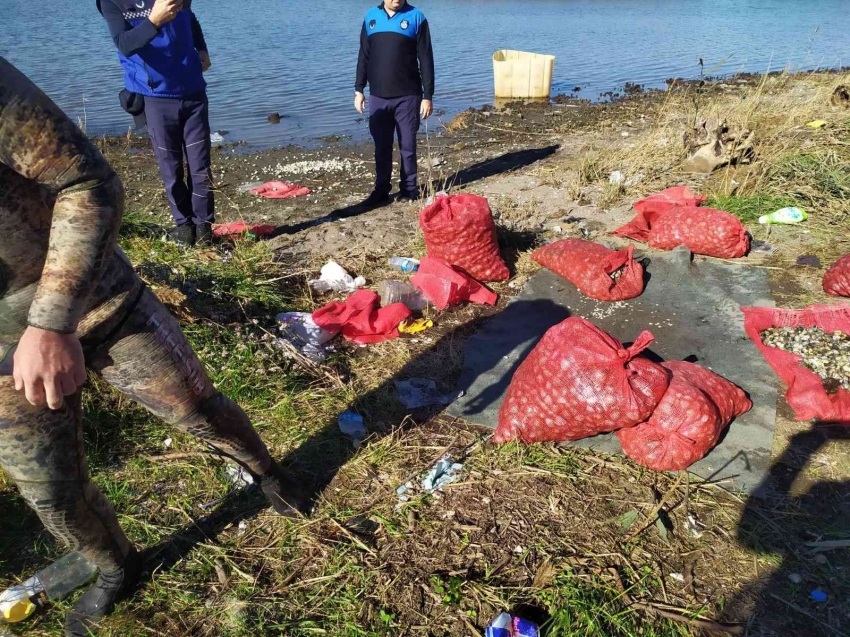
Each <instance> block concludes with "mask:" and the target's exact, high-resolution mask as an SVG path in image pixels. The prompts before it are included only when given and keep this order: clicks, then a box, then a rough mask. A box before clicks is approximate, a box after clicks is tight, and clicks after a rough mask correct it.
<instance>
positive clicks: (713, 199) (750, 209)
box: [705, 194, 797, 224]
mask: <svg viewBox="0 0 850 637" xmlns="http://www.w3.org/2000/svg"><path fill="white" fill-rule="evenodd" d="M705 205H706V206H707V207H709V208H716V209H718V210H725V211H726V212H731V213H732V214H733V215H735V216H736V217H738V219H740V220H741V221H742V222H743V223H749V224H756V223H758V220H759V217H761V216H762V215H769V214H770V213H771V212H774V211H776V210H779V209H780V208H784V207H786V206H796V205H797V203H796V201H795V200H794V199H792V198H791V197H775V196H771V195H764V194H756V195H745V196H736V195H732V196H722V195H711V196H710V197H709V198H708V201H707V202H706V203H705Z"/></svg>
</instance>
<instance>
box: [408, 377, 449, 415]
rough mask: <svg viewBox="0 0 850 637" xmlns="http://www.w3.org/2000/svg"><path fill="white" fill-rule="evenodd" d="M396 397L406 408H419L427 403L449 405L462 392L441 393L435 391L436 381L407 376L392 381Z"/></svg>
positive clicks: (426, 405) (427, 404)
mask: <svg viewBox="0 0 850 637" xmlns="http://www.w3.org/2000/svg"><path fill="white" fill-rule="evenodd" d="M394 384H395V390H396V393H397V394H398V399H399V400H400V401H401V402H402V404H403V405H404V406H405V407H407V408H408V409H419V408H420V407H428V406H429V405H450V404H451V403H453V402H454V401H456V400H457V399H458V398H459V397H460V396H462V395H463V392H454V393H451V394H441V393H440V392H439V391H437V383H435V382H434V381H433V380H431V379H430V378H409V379H407V380H397V381H394Z"/></svg>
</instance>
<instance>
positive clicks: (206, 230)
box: [195, 223, 213, 248]
mask: <svg viewBox="0 0 850 637" xmlns="http://www.w3.org/2000/svg"><path fill="white" fill-rule="evenodd" d="M212 244H213V231H212V224H211V223H202V224H201V225H199V226H197V227H196V228H195V245H196V246H198V247H199V248H210V247H212Z"/></svg>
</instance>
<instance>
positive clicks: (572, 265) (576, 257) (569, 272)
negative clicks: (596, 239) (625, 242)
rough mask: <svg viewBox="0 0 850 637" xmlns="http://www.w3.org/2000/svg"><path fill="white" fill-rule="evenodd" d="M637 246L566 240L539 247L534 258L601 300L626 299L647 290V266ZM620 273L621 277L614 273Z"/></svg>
mask: <svg viewBox="0 0 850 637" xmlns="http://www.w3.org/2000/svg"><path fill="white" fill-rule="evenodd" d="M634 251H635V247H634V246H632V245H630V246H629V247H628V248H625V249H623V250H611V249H610V248H606V247H605V246H603V245H599V244H598V243H593V242H592V241H584V240H582V239H564V240H563V241H556V242H555V243H551V244H549V245H548V246H545V247H543V248H540V249H539V250H536V251H535V252H534V253H533V254H532V255H531V258H532V259H534V260H535V261H536V262H537V263H539V264H540V265H542V266H543V267H544V268H548V269H549V270H552V272H554V273H555V274H557V275H558V276H562V277H564V278H565V279H567V280H568V281H569V282H570V283H572V284H573V285H575V286H576V287H577V288H578V289H579V291H580V292H581V293H582V294H584V295H585V296H589V297H590V298H592V299H596V300H598V301H622V300H625V299H633V298H635V297H636V296H640V295H641V293H642V292H643V266H642V265H641V264H640V263H638V262H637V261H635V260H634V257H633V255H634ZM614 273H619V278H617V279H613V278H611V275H612V274H614Z"/></svg>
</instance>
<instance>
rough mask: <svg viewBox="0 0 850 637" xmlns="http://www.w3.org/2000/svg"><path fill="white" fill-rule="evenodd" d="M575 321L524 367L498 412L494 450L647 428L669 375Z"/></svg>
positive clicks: (556, 330) (553, 334) (635, 349)
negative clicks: (638, 426)
mask: <svg viewBox="0 0 850 637" xmlns="http://www.w3.org/2000/svg"><path fill="white" fill-rule="evenodd" d="M652 340H653V337H652V334H650V333H649V332H646V331H645V332H642V333H641V334H640V336H638V338H637V340H636V341H635V342H634V344H633V345H632V346H631V347H628V348H625V347H623V345H622V344H621V343H620V341H618V340H617V339H616V338H614V337H613V336H610V335H609V334H606V333H605V332H603V331H602V330H601V329H599V328H598V327H596V326H595V325H593V323H591V322H589V321H586V320H584V319H582V318H575V317H573V318H568V319H567V320H565V321H563V322H562V323H559V324H558V325H556V326H555V327H553V328H551V329H550V330H549V331H548V332H546V334H545V335H544V336H543V339H542V340H541V341H540V343H539V344H538V345H537V347H535V348H534V349H533V350H532V352H531V354H529V355H528V358H526V359H525V361H523V363H522V365H520V366H519V369H517V371H516V373H515V374H514V377H513V380H512V381H511V384H510V387H508V392H507V395H506V396H505V401H504V403H503V404H502V408H501V410H500V411H499V426H498V427H497V428H496V433H495V434H494V435H493V440H494V441H495V442H497V443H504V442H508V441H509V440H513V439H515V438H516V439H519V440H521V441H522V442H525V443H531V442H544V441H562V440H579V439H580V438H587V437H589V436H595V435H596V434H599V433H603V432H608V431H615V430H617V429H621V428H623V427H632V426H634V425H636V424H637V423H639V422H642V421H644V420H646V419H647V418H648V417H649V416H650V414H651V413H652V412H653V410H654V409H655V406H656V405H657V404H658V401H660V400H661V397H662V396H663V395H664V392H665V391H667V386H668V384H669V382H670V380H669V372H668V371H667V370H666V369H664V368H663V367H661V366H660V365H657V364H656V363H653V362H652V361H650V360H648V359H646V358H637V355H638V354H639V353H640V352H641V351H643V350H644V349H646V348H647V347H648V346H649V344H650V343H651V342H652Z"/></svg>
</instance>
